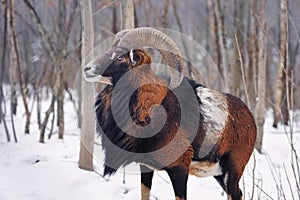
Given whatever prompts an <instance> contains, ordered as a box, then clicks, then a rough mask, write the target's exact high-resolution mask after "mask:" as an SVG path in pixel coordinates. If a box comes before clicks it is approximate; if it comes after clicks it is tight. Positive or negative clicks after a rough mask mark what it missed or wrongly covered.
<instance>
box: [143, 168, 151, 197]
mask: <svg viewBox="0 0 300 200" xmlns="http://www.w3.org/2000/svg"><path fill="white" fill-rule="evenodd" d="M140 169H141V196H142V200H149V198H150V190H151V186H152V178H153V171H152V170H151V169H149V168H148V167H146V166H144V165H140Z"/></svg>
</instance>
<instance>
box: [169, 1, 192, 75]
mask: <svg viewBox="0 0 300 200" xmlns="http://www.w3.org/2000/svg"><path fill="white" fill-rule="evenodd" d="M176 3H177V1H176V0H172V6H173V12H174V16H175V19H176V22H177V25H178V28H179V31H180V32H181V33H183V32H184V30H183V27H182V24H181V21H180V18H179V15H178V12H177V6H176ZM182 45H183V51H184V54H185V56H186V58H185V59H186V60H191V59H190V54H189V50H188V46H187V44H186V42H185V40H184V38H183V37H182ZM187 69H188V73H189V77H191V78H193V79H195V78H196V74H198V72H197V70H195V69H194V68H193V66H192V65H191V63H189V62H187Z"/></svg>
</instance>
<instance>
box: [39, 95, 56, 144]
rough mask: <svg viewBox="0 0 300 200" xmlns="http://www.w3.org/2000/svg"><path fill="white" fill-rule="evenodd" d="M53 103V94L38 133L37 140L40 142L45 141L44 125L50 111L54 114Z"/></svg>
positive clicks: (46, 122)
mask: <svg viewBox="0 0 300 200" xmlns="http://www.w3.org/2000/svg"><path fill="white" fill-rule="evenodd" d="M54 104H55V96H54V94H53V96H52V99H51V104H50V106H49V108H48V110H47V111H46V113H45V118H44V121H43V123H42V125H41V133H40V140H39V142H40V143H45V131H46V127H47V124H48V120H49V116H50V114H51V113H53V115H55V112H54Z"/></svg>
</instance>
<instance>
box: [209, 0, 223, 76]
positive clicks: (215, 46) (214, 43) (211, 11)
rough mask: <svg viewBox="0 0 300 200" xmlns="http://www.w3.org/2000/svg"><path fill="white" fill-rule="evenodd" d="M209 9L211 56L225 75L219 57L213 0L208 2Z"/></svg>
mask: <svg viewBox="0 0 300 200" xmlns="http://www.w3.org/2000/svg"><path fill="white" fill-rule="evenodd" d="M207 9H208V15H209V30H210V31H209V33H210V37H211V41H212V44H211V46H210V48H209V49H210V52H209V53H210V55H211V56H212V58H213V61H214V63H215V64H216V65H217V67H218V69H219V72H220V74H221V75H222V74H223V72H222V71H223V70H222V69H221V68H220V60H219V56H218V51H217V49H218V43H219V41H218V37H217V35H216V33H217V27H216V19H215V15H214V5H213V2H212V0H207Z"/></svg>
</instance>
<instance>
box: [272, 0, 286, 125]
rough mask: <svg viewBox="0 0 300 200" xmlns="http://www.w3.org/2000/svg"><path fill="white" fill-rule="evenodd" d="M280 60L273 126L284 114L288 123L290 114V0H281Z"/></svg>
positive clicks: (283, 118) (283, 117)
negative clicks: (288, 97)
mask: <svg viewBox="0 0 300 200" xmlns="http://www.w3.org/2000/svg"><path fill="white" fill-rule="evenodd" d="M279 5H280V20H279V21H280V22H279V23H280V62H279V70H278V76H277V87H276V105H275V112H274V122H273V127H277V125H278V122H279V121H280V118H281V116H282V120H283V123H284V124H287V123H288V120H289V115H288V113H289V112H288V110H287V98H286V96H285V95H286V92H287V91H286V73H288V64H287V63H288V12H287V6H288V0H280V2H279Z"/></svg>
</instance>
